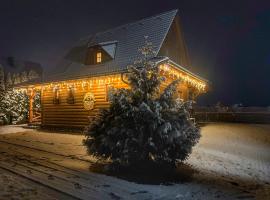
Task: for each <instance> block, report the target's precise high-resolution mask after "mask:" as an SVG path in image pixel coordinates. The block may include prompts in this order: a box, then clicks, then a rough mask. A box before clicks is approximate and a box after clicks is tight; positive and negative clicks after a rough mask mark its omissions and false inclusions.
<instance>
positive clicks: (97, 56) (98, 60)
mask: <svg viewBox="0 0 270 200" xmlns="http://www.w3.org/2000/svg"><path fill="white" fill-rule="evenodd" d="M96 58H97V63H101V61H102V53H101V52H97V55H96Z"/></svg>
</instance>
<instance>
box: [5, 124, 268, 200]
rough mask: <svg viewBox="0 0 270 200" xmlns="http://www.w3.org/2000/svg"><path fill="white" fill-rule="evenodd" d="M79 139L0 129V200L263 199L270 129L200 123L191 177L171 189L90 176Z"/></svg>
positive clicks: (91, 160)
mask: <svg viewBox="0 0 270 200" xmlns="http://www.w3.org/2000/svg"><path fill="white" fill-rule="evenodd" d="M83 138H84V136H82V135H71V134H57V133H51V132H43V131H37V130H31V129H24V128H22V127H18V126H2V127H0V199H1V200H2V199H11V198H14V199H76V198H77V199H262V200H267V199H270V125H258V124H229V123H216V124H207V125H205V126H203V127H202V138H201V140H200V143H199V144H198V145H197V146H196V147H195V148H194V150H193V153H192V155H191V156H190V158H189V159H188V160H187V161H186V163H185V164H186V165H187V166H190V168H192V169H193V170H195V174H194V175H193V178H192V179H190V180H189V181H186V182H176V183H171V184H167V183H166V184H165V183H163V182H162V181H160V183H155V184H152V183H150V182H149V183H147V182H146V183H140V182H135V180H129V181H127V180H126V179H125V178H122V179H120V178H116V177H113V176H107V175H103V174H98V173H94V172H93V171H91V170H89V168H90V169H91V166H93V165H94V164H95V161H96V160H95V159H94V158H93V157H91V156H89V155H87V153H86V149H85V147H84V146H83V145H82V139H83ZM158 178H159V177H158V175H157V179H158Z"/></svg>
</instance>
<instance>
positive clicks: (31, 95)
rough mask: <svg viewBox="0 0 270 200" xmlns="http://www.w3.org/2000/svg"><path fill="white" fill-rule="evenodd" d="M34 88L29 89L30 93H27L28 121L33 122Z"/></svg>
mask: <svg viewBox="0 0 270 200" xmlns="http://www.w3.org/2000/svg"><path fill="white" fill-rule="evenodd" d="M34 95H35V94H34V90H33V89H31V91H30V94H29V123H32V122H33V116H34V113H33V102H34Z"/></svg>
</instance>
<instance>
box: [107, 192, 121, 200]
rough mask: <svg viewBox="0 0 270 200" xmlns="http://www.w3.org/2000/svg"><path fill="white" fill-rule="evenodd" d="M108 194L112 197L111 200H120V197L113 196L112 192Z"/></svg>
mask: <svg viewBox="0 0 270 200" xmlns="http://www.w3.org/2000/svg"><path fill="white" fill-rule="evenodd" d="M109 194H110V196H111V197H112V199H114V200H120V199H121V197H119V196H118V195H116V194H114V193H113V192H110V193H109Z"/></svg>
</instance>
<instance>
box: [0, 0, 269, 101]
mask: <svg viewBox="0 0 270 200" xmlns="http://www.w3.org/2000/svg"><path fill="white" fill-rule="evenodd" d="M176 8H178V9H179V10H180V17H181V20H182V23H183V31H184V34H185V40H186V43H187V46H188V50H189V54H190V57H191V61H192V69H193V71H194V72H196V73H199V74H200V75H201V76H203V77H205V78H207V79H208V80H210V81H211V82H212V90H211V91H210V92H209V93H208V94H206V95H204V96H202V97H201V98H200V102H201V103H203V104H213V103H216V102H217V101H221V102H223V103H224V104H233V103H240V102H241V103H243V104H244V105H257V106H267V105H268V106H270V78H269V76H270V1H267V0H265V1H263V0H234V1H231V0H226V1H225V0H224V1H222V0H218V1H217V0H213V1H209V0H204V1H200V0H197V1H195V0H166V1H165V0H147V1H146V0H133V1H131V0H125V1H116V0H114V1H113V0H107V1H103V0H98V1H93V0H88V1H87V0H46V1H39V0H6V1H4V0H1V1H0V56H14V57H17V58H21V59H28V60H32V61H37V62H39V63H41V64H42V65H43V67H45V68H46V69H50V68H52V67H53V66H54V64H55V63H56V62H58V61H59V60H60V59H61V57H62V56H63V55H64V54H65V52H66V51H67V49H68V48H69V47H70V46H71V45H72V44H73V43H74V42H76V41H77V40H78V39H79V38H81V37H83V36H86V35H88V34H91V33H95V32H96V31H101V30H104V29H107V28H111V27H114V26H117V25H121V24H124V23H128V22H132V21H134V20H138V19H141V18H144V17H148V16H151V15H155V14H158V13H160V12H164V11H167V10H171V9H176Z"/></svg>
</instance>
